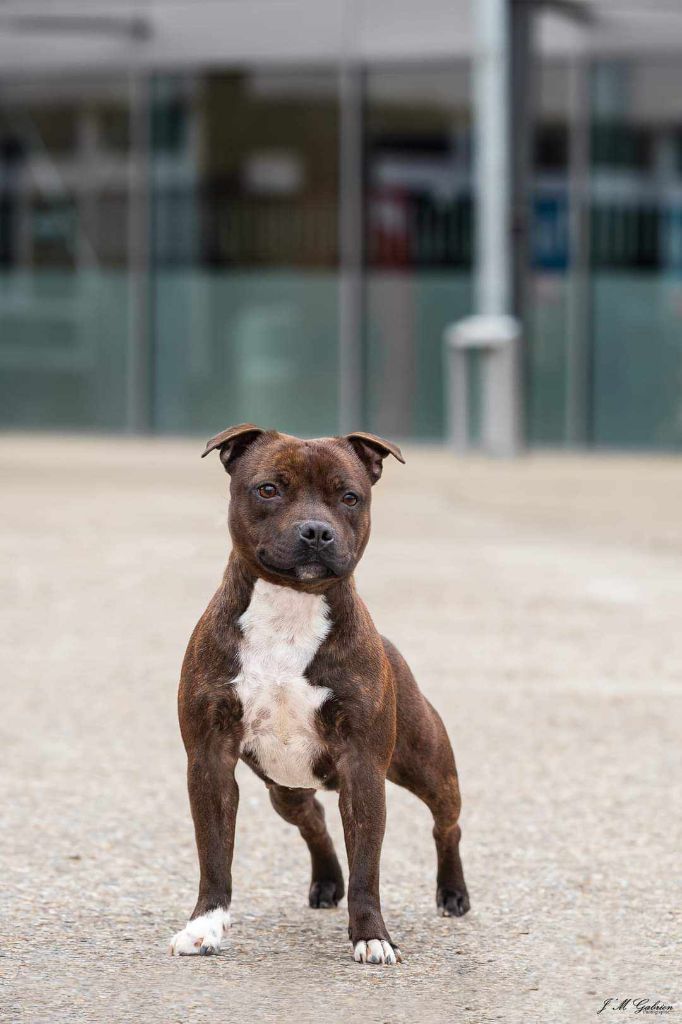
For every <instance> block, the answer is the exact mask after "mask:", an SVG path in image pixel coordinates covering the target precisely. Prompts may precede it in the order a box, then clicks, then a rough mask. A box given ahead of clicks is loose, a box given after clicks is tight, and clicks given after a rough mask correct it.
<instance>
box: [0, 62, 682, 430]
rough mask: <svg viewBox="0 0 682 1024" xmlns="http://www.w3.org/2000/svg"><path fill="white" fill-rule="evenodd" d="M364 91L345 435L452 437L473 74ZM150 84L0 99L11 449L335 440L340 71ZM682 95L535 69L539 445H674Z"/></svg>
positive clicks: (531, 292) (534, 383)
mask: <svg viewBox="0 0 682 1024" xmlns="http://www.w3.org/2000/svg"><path fill="white" fill-rule="evenodd" d="M360 73H361V81H362V106H363V110H362V118H361V126H362V139H361V145H360V147H359V149H360V150H361V152H362V161H361V162H362V170H361V171H360V170H358V174H359V175H360V174H361V176H362V194H363V216H362V219H363V222H364V229H363V230H364V236H363V242H362V245H361V246H360V247H359V248H361V249H362V270H363V272H362V287H361V296H360V305H361V309H362V316H361V322H362V331H361V334H362V338H361V346H362V360H361V362H362V373H363V376H364V387H363V388H362V390H363V395H364V399H363V402H364V409H363V416H362V422H361V423H358V424H357V426H358V427H364V428H365V429H370V430H374V431H376V432H377V433H380V434H384V435H386V436H394V437H397V438H415V439H424V440H441V439H442V438H443V437H444V432H445V423H444V406H445V402H444V398H445V395H444V374H443V352H442V348H443V331H444V329H445V327H446V326H447V325H448V324H450V323H452V322H454V321H456V320H458V319H459V318H460V317H463V316H466V315H468V314H469V313H470V312H472V307H473V289H472V262H473V228H474V223H473V221H474V202H473V195H472V153H471V149H472V142H471V136H472V125H471V120H472V97H471V65H470V62H469V61H467V60H463V59H462V60H459V61H452V62H449V63H435V62H434V63H420V64H415V63H412V64H407V63H404V64H377V65H375V64H372V63H369V65H368V66H366V67H364V68H362V69H361V72H360ZM142 79H143V82H142V89H141V91H140V82H139V80H138V81H137V84H136V83H135V82H134V81H132V80H131V79H129V78H128V77H126V76H112V77H110V78H107V77H103V76H89V77H87V78H80V79H79V78H73V77H69V76H65V77H64V76H63V77H54V78H44V79H37V80H35V81H31V82H20V81H7V82H4V83H3V84H2V86H1V88H0V426H2V427H5V428H20V429H23V428H28V429H41V428H52V429H62V430H72V429H75V430H79V429H83V430H85V429H94V430H103V431H123V430H131V429H151V430H154V431H158V432H165V433H198V434H210V433H211V432H213V431H215V430H218V429H220V428H221V427H222V426H224V425H225V424H226V423H229V422H239V421H242V420H253V421H257V422H262V423H266V424H268V423H269V424H277V425H278V426H279V427H281V428H282V429H285V430H289V431H292V432H296V433H301V434H304V435H305V434H309V435H310V434H322V433H333V432H336V431H338V429H339V423H340V419H341V410H340V408H339V376H340V364H341V359H340V345H341V340H340V328H339V324H340V320H341V309H340V305H341V301H342V300H341V293H342V289H341V287H340V279H341V276H342V273H343V267H342V265H341V256H340V250H341V243H340V219H341V217H342V216H343V209H344V206H343V195H342V187H341V170H340V168H341V166H342V164H343V160H342V156H343V154H342V152H341V146H342V143H341V139H342V136H343V128H342V121H343V110H342V103H343V100H342V90H341V88H340V78H339V69H338V67H337V66H335V65H328V66H320V67H313V66H311V67H308V68H306V69H304V70H301V69H300V68H295V67H278V66H266V65H262V66H260V65H259V66H253V67H242V68H232V69H230V70H227V69H211V70H206V69H204V70H201V71H192V72H187V73H182V74H179V73H178V74H171V73H163V74H149V75H145V76H142ZM679 80H680V71H679V63H678V62H677V61H676V60H675V59H673V58H670V59H665V60H664V59H658V58H655V57H647V58H637V59H633V58H628V59H622V60H602V59H596V60H591V61H587V60H585V61H569V60H567V59H563V60H559V59H551V60H550V59H548V58H542V59H541V61H540V64H539V69H538V80H537V88H536V89H535V100H536V114H535V130H534V145H533V157H532V175H531V189H530V197H529V201H530V213H531V218H530V238H529V243H530V244H529V252H530V255H529V266H528V272H527V289H526V291H527V301H526V307H525V308H526V338H525V354H526V359H525V369H526V373H525V383H526V387H525V398H526V406H525V414H526V415H525V419H526V434H527V437H528V440H529V441H530V443H531V444H537V445H570V444H579V445H581V444H586V445H595V446H609V447H618V446H620V447H629V448H632V447H642V448H679V447H681V446H682V398H681V396H682V100H680V91H679V89H678V88H677V86H678V84H679ZM476 380H477V376H476V373H473V374H472V375H471V386H472V388H473V391H474V393H473V394H472V399H473V401H472V402H471V408H472V410H473V412H472V415H473V420H474V421H475V419H476V408H477V405H476V400H475V399H476V394H475V392H476ZM472 428H473V431H474V433H475V422H473V423H472Z"/></svg>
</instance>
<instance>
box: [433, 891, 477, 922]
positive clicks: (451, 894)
mask: <svg viewBox="0 0 682 1024" xmlns="http://www.w3.org/2000/svg"><path fill="white" fill-rule="evenodd" d="M436 906H437V907H438V913H439V914H440V916H441V917H463V916H464V915H465V914H466V912H467V910H468V909H469V894H468V893H467V891H466V889H439V890H438V892H437V893H436Z"/></svg>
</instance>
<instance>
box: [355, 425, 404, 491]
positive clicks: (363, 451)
mask: <svg viewBox="0 0 682 1024" xmlns="http://www.w3.org/2000/svg"><path fill="white" fill-rule="evenodd" d="M344 440H346V441H348V443H349V444H350V445H351V447H352V448H353V450H354V452H355V454H356V455H357V456H358V458H359V459H360V461H361V462H363V463H364V464H365V468H366V470H367V472H368V473H369V478H370V480H371V481H372V483H373V484H375V483H376V482H377V480H378V479H379V477H380V476H381V471H382V469H383V463H384V459H385V458H386V456H387V455H392V456H393V458H394V459H397V460H398V462H402V463H404V462H405V459H404V458H403V453H402V452H401V451H400V448H398V445H397V444H393V443H392V442H391V441H384V439H383V437H377V436H376V435H375V434H365V433H364V431H361V430H360V431H356V432H355V433H354V434H346V437H345V439H344Z"/></svg>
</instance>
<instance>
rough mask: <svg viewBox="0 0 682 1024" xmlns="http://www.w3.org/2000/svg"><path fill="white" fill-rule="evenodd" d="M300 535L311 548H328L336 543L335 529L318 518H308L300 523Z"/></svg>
mask: <svg viewBox="0 0 682 1024" xmlns="http://www.w3.org/2000/svg"><path fill="white" fill-rule="evenodd" d="M298 535H299V537H300V538H301V540H302V541H303V542H304V543H305V544H308V545H309V547H311V548H326V547H329V545H330V544H333V543H334V531H333V530H332V528H331V526H330V525H329V523H322V522H320V521H319V520H318V519H306V521H305V522H304V523H299V524H298Z"/></svg>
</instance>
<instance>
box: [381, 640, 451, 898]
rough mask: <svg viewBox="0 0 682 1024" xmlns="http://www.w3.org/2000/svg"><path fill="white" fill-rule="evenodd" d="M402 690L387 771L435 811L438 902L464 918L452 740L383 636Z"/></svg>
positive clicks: (406, 667)
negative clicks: (395, 731)
mask: <svg viewBox="0 0 682 1024" xmlns="http://www.w3.org/2000/svg"><path fill="white" fill-rule="evenodd" d="M384 644H385V647H386V653H387V655H388V657H389V660H390V662H391V665H392V667H393V672H394V676H395V679H396V686H397V689H398V728H397V735H396V745H395V750H394V752H393V758H392V760H391V764H390V766H389V769H388V778H389V779H390V781H391V782H395V783H397V785H399V786H404V787H405V788H406V789H409V790H410V792H412V793H414V794H415V796H418V797H419V799H420V800H423V801H424V803H425V804H426V806H427V807H428V808H429V810H430V811H431V813H432V815H433V838H434V840H435V842H436V856H437V863H438V868H437V876H436V906H437V908H438V912H439V913H440V914H441V915H442V916H443V917H461V916H462V915H463V914H466V912H467V910H468V909H469V895H468V893H467V887H466V883H465V881H464V871H463V869H462V861H461V858H460V854H459V841H460V838H461V834H462V830H461V828H460V826H459V814H460V810H461V806H462V801H461V797H460V793H459V780H458V778H457V769H456V767H455V757H454V754H453V753H452V747H451V746H450V740H449V738H448V734H447V732H446V731H445V726H444V725H443V722H442V721H441V718H440V716H439V714H438V712H437V711H436V710H435V709H434V708H433V707H432V706H431V704H429V702H428V700H427V699H426V697H424V695H423V694H422V693H421V692H420V690H419V689H418V687H417V684H416V683H415V681H414V678H413V676H412V673H411V672H410V669H409V667H408V665H407V663H406V662H405V659H404V658H403V657H402V656H401V654H400V653H399V652H398V650H397V649H396V648H395V647H394V646H393V644H391V643H390V642H389V641H386V640H384Z"/></svg>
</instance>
